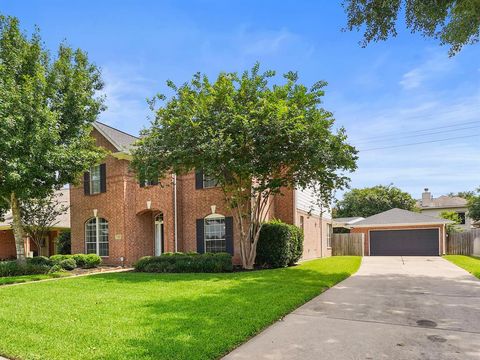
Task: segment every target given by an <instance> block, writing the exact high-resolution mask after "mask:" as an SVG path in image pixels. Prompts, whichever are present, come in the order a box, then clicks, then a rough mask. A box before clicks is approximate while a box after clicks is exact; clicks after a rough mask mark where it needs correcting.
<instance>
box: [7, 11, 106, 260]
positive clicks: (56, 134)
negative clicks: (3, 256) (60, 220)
mask: <svg viewBox="0 0 480 360" xmlns="http://www.w3.org/2000/svg"><path fill="white" fill-rule="evenodd" d="M102 86H103V84H102V81H101V78H100V73H99V71H98V69H97V68H96V67H95V66H94V65H92V64H91V63H90V62H89V61H88V58H87V55H86V54H85V52H83V51H81V50H73V49H72V48H70V47H68V46H66V45H65V44H62V45H60V46H59V48H58V55H57V56H56V57H55V58H52V57H51V55H50V54H49V52H48V51H47V50H46V48H45V45H44V44H43V42H42V40H41V38H40V35H39V32H38V30H37V31H35V33H34V34H33V35H32V36H30V37H29V36H27V35H26V34H24V33H23V32H22V31H21V30H20V28H19V22H18V19H16V18H13V17H4V16H0V139H1V141H0V208H1V211H0V213H1V212H4V211H5V210H7V209H9V208H10V209H11V210H12V215H13V221H12V227H13V232H14V235H15V244H16V251H17V259H18V260H19V261H23V260H24V259H25V254H24V247H23V237H24V228H23V224H22V219H21V207H20V205H21V203H22V201H24V200H25V201H27V200H30V199H42V198H45V197H48V196H49V195H50V194H51V193H52V191H53V190H54V189H56V188H60V187H61V186H62V185H64V184H66V183H72V182H75V180H77V179H78V175H79V174H80V173H81V172H82V171H84V170H85V169H86V168H87V167H88V166H90V165H91V164H92V163H94V162H96V161H98V160H99V159H100V157H101V156H102V153H101V151H100V150H99V149H97V148H96V146H95V144H94V142H93V139H92V138H91V137H90V136H89V134H90V131H91V125H92V122H93V121H94V120H95V119H96V118H97V115H98V114H99V112H100V111H101V109H102V107H103V105H102V103H103V99H102V98H99V97H97V96H96V93H97V91H98V90H100V89H101V88H102Z"/></svg>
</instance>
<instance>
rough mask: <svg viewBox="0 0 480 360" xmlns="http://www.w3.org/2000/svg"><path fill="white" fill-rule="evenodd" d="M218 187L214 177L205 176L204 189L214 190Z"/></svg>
mask: <svg viewBox="0 0 480 360" xmlns="http://www.w3.org/2000/svg"><path fill="white" fill-rule="evenodd" d="M216 186H217V180H215V178H214V177H212V176H208V175H205V174H203V188H204V189H208V188H213V187H216Z"/></svg>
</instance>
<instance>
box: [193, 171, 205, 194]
mask: <svg viewBox="0 0 480 360" xmlns="http://www.w3.org/2000/svg"><path fill="white" fill-rule="evenodd" d="M195 189H197V190H198V189H203V171H202V170H196V171H195Z"/></svg>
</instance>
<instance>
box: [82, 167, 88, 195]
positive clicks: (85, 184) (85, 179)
mask: <svg viewBox="0 0 480 360" xmlns="http://www.w3.org/2000/svg"><path fill="white" fill-rule="evenodd" d="M83 193H84V194H85V195H90V172H89V171H85V172H84V173H83Z"/></svg>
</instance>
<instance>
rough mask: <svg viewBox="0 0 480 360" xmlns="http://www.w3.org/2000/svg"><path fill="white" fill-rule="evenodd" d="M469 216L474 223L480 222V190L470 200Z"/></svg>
mask: <svg viewBox="0 0 480 360" xmlns="http://www.w3.org/2000/svg"><path fill="white" fill-rule="evenodd" d="M468 216H469V217H470V218H471V219H473V220H474V221H480V188H478V189H477V192H476V194H475V195H474V196H471V197H470V198H469V199H468Z"/></svg>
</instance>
